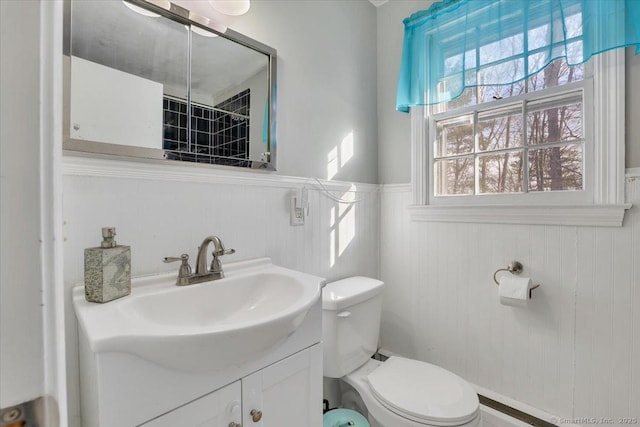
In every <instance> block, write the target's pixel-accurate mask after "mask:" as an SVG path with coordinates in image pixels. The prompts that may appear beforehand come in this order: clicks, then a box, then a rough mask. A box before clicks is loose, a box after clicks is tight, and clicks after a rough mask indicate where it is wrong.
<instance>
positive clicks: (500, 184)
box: [478, 150, 523, 193]
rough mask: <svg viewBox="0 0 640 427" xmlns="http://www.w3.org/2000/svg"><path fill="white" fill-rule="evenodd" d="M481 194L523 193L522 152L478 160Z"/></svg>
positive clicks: (482, 157)
mask: <svg viewBox="0 0 640 427" xmlns="http://www.w3.org/2000/svg"><path fill="white" fill-rule="evenodd" d="M478 174H479V176H480V193H516V192H521V191H522V180H523V177H522V150H517V151H508V152H506V153H500V154H490V155H483V156H480V157H479V158H478Z"/></svg>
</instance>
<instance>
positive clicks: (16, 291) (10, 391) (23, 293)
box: [0, 1, 44, 408]
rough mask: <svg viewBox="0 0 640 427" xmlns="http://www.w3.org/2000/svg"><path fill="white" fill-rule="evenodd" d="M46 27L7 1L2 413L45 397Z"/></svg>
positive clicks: (0, 152) (0, 127)
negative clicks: (42, 90) (43, 52)
mask: <svg viewBox="0 0 640 427" xmlns="http://www.w3.org/2000/svg"><path fill="white" fill-rule="evenodd" d="M39 21H40V4H39V2H19V1H1V2H0V31H1V33H0V67H1V68H0V87H2V90H1V91H0V93H1V95H2V96H1V98H0V236H2V240H1V246H0V260H1V263H2V265H1V266H0V378H1V379H2V380H1V381H0V408H4V407H7V406H11V405H14V404H17V403H21V402H23V401H27V400H31V399H34V398H36V397H39V396H42V395H43V394H44V393H43V392H44V349H43V326H42V308H41V303H42V295H41V270H40V265H41V252H40V250H41V245H40V194H41V193H40V171H39V169H40V105H39V103H38V99H39V97H40V59H39V53H40V31H39V26H38V25H37V24H38V22H39ZM18 40H19V41H20V43H16V41H18Z"/></svg>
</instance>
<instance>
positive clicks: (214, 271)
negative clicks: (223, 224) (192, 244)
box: [163, 236, 236, 286]
mask: <svg viewBox="0 0 640 427" xmlns="http://www.w3.org/2000/svg"><path fill="white" fill-rule="evenodd" d="M210 243H213V253H212V255H213V259H212V260H211V266H210V267H209V268H208V269H207V249H208V248H209V244H210ZM235 252H236V251H235V249H225V248H224V245H223V244H222V240H220V238H219V237H218V236H209V237H207V238H205V239H204V240H203V241H202V244H201V245H200V246H199V247H198V257H197V259H196V272H195V273H193V274H192V273H191V266H190V265H189V255H188V254H182V255H181V256H180V257H165V258H164V259H163V262H175V261H182V264H181V265H180V268H179V270H178V279H177V280H176V285H178V286H184V285H193V284H195V283H202V282H208V281H210V280H218V279H222V278H223V277H224V272H223V271H222V262H221V261H220V257H221V256H222V255H231V254H233V253H235Z"/></svg>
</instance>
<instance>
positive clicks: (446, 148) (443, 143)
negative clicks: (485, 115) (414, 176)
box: [436, 114, 474, 157]
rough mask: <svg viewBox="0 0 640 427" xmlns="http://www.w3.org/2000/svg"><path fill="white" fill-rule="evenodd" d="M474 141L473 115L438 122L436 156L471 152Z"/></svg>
mask: <svg viewBox="0 0 640 427" xmlns="http://www.w3.org/2000/svg"><path fill="white" fill-rule="evenodd" d="M473 142H474V138H473V115H471V114H467V115H465V116H460V117H456V118H455V119H449V120H441V121H439V122H437V124H436V157H442V156H450V155H454V154H467V153H471V152H473Z"/></svg>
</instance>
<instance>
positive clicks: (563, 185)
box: [529, 144, 583, 191]
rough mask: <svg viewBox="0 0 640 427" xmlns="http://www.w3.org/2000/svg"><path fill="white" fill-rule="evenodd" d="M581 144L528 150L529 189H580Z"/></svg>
mask: <svg viewBox="0 0 640 427" xmlns="http://www.w3.org/2000/svg"><path fill="white" fill-rule="evenodd" d="M582 165H583V162H582V144H567V145H563V146H560V147H552V148H543V149H538V150H529V191H558V190H582Z"/></svg>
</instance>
